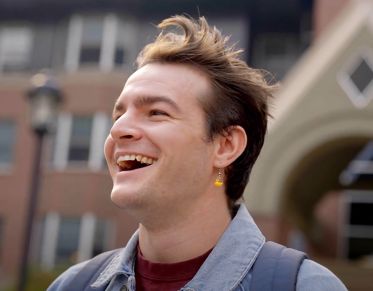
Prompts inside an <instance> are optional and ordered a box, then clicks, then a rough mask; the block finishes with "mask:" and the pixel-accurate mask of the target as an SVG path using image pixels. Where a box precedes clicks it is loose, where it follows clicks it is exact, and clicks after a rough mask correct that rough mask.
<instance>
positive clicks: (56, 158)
mask: <svg viewBox="0 0 373 291" xmlns="http://www.w3.org/2000/svg"><path fill="white" fill-rule="evenodd" d="M73 116H74V115H73V114H71V113H67V112H65V113H61V114H60V115H59V117H58V124H57V132H56V137H55V138H56V140H55V143H54V144H55V148H54V155H53V163H52V164H53V167H54V169H56V170H60V171H63V170H66V169H67V168H70V167H71V168H76V167H78V168H81V167H79V163H69V147H70V137H71V129H72V121H73ZM109 124H110V118H109V117H108V116H107V115H106V114H105V113H102V112H97V113H95V114H93V122H92V130H91V140H90V145H89V156H88V161H87V165H88V169H90V170H92V171H100V170H102V169H103V154H104V153H103V151H104V143H105V139H106V136H107V134H108V128H109Z"/></svg>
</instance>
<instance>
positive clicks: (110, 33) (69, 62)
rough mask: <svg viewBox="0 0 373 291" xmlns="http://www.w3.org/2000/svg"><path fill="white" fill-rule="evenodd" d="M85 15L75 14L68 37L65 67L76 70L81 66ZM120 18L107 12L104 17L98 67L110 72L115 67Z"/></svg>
mask: <svg viewBox="0 0 373 291" xmlns="http://www.w3.org/2000/svg"><path fill="white" fill-rule="evenodd" d="M84 18H85V16H84V15H78V14H76V15H73V16H72V17H71V19H70V23H69V28H68V39H67V47H66V56H65V69H66V71H68V72H75V71H77V70H78V69H79V67H80V50H81V48H82V36H83V26H84ZM118 21H119V20H118V18H117V16H116V15H115V14H112V13H111V14H107V15H105V16H104V18H103V23H102V25H103V32H102V40H101V50H100V59H99V62H98V64H97V66H98V68H99V69H100V70H102V71H104V72H109V71H111V70H112V69H113V68H114V65H115V64H114V56H115V49H116V42H117V31H118Z"/></svg>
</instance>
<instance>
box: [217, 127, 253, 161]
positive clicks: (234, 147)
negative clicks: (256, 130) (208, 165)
mask: <svg viewBox="0 0 373 291" xmlns="http://www.w3.org/2000/svg"><path fill="white" fill-rule="evenodd" d="M214 143H215V145H216V147H215V161H214V166H215V167H216V168H225V167H227V166H229V165H230V164H232V163H233V162H234V161H235V160H236V159H237V158H238V157H239V156H240V155H241V154H242V152H243V151H244V150H245V148H246V144H247V135H246V132H245V130H244V129H243V128H242V127H241V126H238V125H235V126H231V127H229V128H228V129H227V130H226V131H224V132H223V133H222V134H219V135H217V136H216V137H215V138H214Z"/></svg>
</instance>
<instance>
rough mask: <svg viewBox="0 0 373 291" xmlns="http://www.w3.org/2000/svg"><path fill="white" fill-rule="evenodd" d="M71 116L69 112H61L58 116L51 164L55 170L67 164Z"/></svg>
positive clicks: (61, 168)
mask: <svg viewBox="0 0 373 291" xmlns="http://www.w3.org/2000/svg"><path fill="white" fill-rule="evenodd" d="M71 125H72V116H71V114H70V113H66V112H65V113H61V114H60V115H59V116H58V123H57V134H56V140H55V149H54V157H53V165H54V167H55V168H56V169H57V170H63V169H65V168H66V166H67V162H68V153H69V144H70V136H71Z"/></svg>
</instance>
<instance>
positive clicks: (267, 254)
mask: <svg viewBox="0 0 373 291" xmlns="http://www.w3.org/2000/svg"><path fill="white" fill-rule="evenodd" d="M306 257H307V256H306V254H305V253H303V252H300V251H297V250H294V249H291V248H287V247H284V246H282V245H280V244H277V243H275V242H271V241H268V242H266V243H265V244H264V245H263V248H262V249H261V250H260V253H259V255H258V257H257V259H256V261H255V263H254V266H253V271H252V279H251V285H250V291H271V290H281V291H293V290H294V291H295V288H296V284H297V278H298V272H299V268H300V265H301V264H302V262H303V260H304V259H305V258H306Z"/></svg>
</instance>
